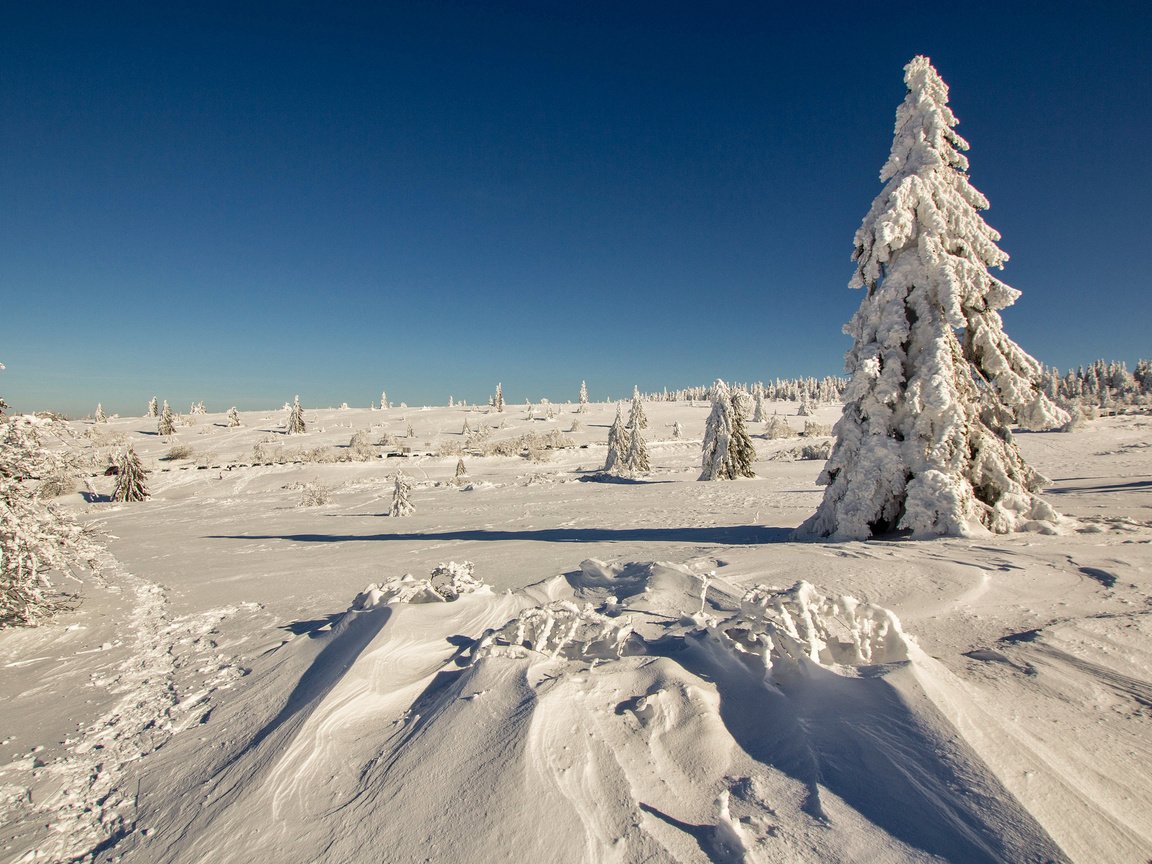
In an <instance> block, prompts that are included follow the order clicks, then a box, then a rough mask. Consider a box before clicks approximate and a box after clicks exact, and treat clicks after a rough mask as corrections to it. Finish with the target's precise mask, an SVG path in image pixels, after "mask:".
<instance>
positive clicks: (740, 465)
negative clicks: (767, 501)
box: [700, 378, 756, 480]
mask: <svg viewBox="0 0 1152 864" xmlns="http://www.w3.org/2000/svg"><path fill="white" fill-rule="evenodd" d="M755 461H756V448H755V447H753V446H752V439H751V438H749V437H748V431H747V430H746V429H745V428H744V418H743V417H741V416H740V412H739V411H737V410H736V408H735V406H734V405H733V404H732V397H731V395H730V394H729V392H728V385H727V384H725V383H724V382H723V381H721V380H720V379H719V378H717V379H716V383H715V384H714V385H712V413H711V414H709V415H708V422H707V423H706V424H705V425H704V447H703V453H702V458H701V466H702V468H703V470H702V471H701V472H700V479H701V480H735V479H736V478H737V477H755V476H756V475H755V473H753V471H752V463H753V462H755Z"/></svg>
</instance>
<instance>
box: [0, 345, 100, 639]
mask: <svg viewBox="0 0 1152 864" xmlns="http://www.w3.org/2000/svg"><path fill="white" fill-rule="evenodd" d="M3 368H4V367H3V365H2V364H0V369H3ZM5 407H7V406H6V404H5V403H4V400H3V399H0V627H7V626H12V625H19V624H35V623H36V622H37V621H39V620H41V619H43V618H45V617H47V616H48V615H50V614H51V613H52V612H53V611H54V610H55V609H56V608H57V607H58V606H59V600H60V595H59V594H57V593H56V592H55V591H54V589H53V587H52V582H51V579H50V573H51V572H52V571H57V572H61V573H67V572H70V571H71V570H73V569H74V568H77V567H87V568H91V567H93V566H94V559H95V557H96V555H97V554H98V552H99V547H98V545H97V543H96V542H95V540H94V539H93V537H92V534H91V532H89V531H87V530H85V529H83V528H81V527H80V526H79V525H77V524H76V523H75V522H74V521H73V520H72V518H71V517H69V516H68V515H67V514H66V513H64V512H63V511H62V510H58V509H56V507H54V506H53V505H51V504H47V503H45V502H44V501H42V500H41V499H40V497H39V496H38V495H37V494H36V487H35V484H33V483H32V482H30V478H33V477H49V476H53V475H59V474H61V473H64V472H65V471H66V470H68V466H67V465H66V464H65V461H64V459H65V457H64V456H62V455H61V453H60V452H59V451H57V450H55V449H52V450H49V449H47V448H45V447H44V446H43V445H42V444H41V442H40V438H39V436H38V434H37V431H36V430H37V427H36V426H35V425H33V424H31V423H29V422H27V421H26V420H25V419H23V418H20V417H12V418H9V417H5V416H4V408H5ZM62 431H66V430H62Z"/></svg>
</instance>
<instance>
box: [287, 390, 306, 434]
mask: <svg viewBox="0 0 1152 864" xmlns="http://www.w3.org/2000/svg"><path fill="white" fill-rule="evenodd" d="M286 425H287V427H288V434H289V435H300V434H302V433H303V432H304V409H303V408H301V407H300V397H299V396H297V397H296V398H295V399H293V400H292V405H291V407H290V408H289V409H288V420H287V421H286Z"/></svg>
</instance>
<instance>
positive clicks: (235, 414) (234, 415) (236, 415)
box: [228, 405, 240, 428]
mask: <svg viewBox="0 0 1152 864" xmlns="http://www.w3.org/2000/svg"><path fill="white" fill-rule="evenodd" d="M228 425H229V426H230V427H232V428H235V427H237V426H239V425H240V412H239V411H237V410H236V406H235V405H233V406H232V407H231V408H229V409H228Z"/></svg>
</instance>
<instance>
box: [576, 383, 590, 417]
mask: <svg viewBox="0 0 1152 864" xmlns="http://www.w3.org/2000/svg"><path fill="white" fill-rule="evenodd" d="M587 412H588V384H587V383H586V382H584V381H581V382H580V406H579V407H578V408H577V409H576V413H577V414H586V413H587Z"/></svg>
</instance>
